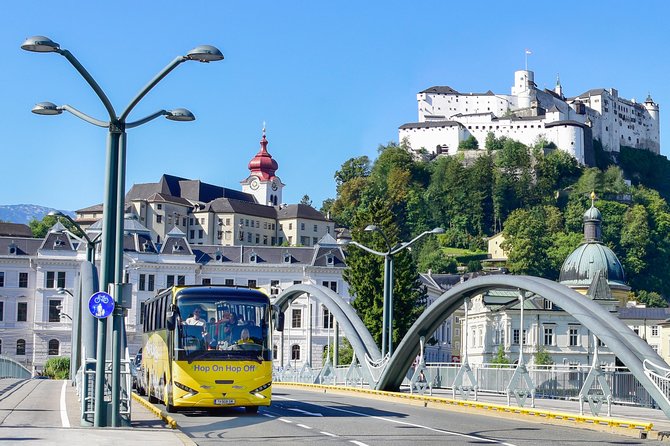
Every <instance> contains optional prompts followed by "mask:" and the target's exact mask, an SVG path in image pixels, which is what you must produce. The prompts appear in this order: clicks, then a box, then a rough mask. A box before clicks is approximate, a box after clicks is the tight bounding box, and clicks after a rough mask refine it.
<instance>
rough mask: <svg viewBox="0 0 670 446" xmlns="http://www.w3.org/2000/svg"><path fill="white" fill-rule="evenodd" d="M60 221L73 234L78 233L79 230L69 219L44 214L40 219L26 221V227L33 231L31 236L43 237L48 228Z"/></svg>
mask: <svg viewBox="0 0 670 446" xmlns="http://www.w3.org/2000/svg"><path fill="white" fill-rule="evenodd" d="M58 222H60V223H61V224H62V225H63V226H65V228H66V229H67V230H69V231H70V232H72V233H74V234H80V231H79V229H78V228H77V227H75V226H74V225H73V224H72V223H70V221H69V220H66V219H59V218H58V217H56V216H54V215H45V216H44V218H42V220H36V219H32V220H31V221H30V222H29V223H28V227H30V230H31V231H32V233H33V237H36V238H43V237H46V235H47V233H48V232H49V229H51V228H52V227H53V226H54V225H55V224H56V223H58Z"/></svg>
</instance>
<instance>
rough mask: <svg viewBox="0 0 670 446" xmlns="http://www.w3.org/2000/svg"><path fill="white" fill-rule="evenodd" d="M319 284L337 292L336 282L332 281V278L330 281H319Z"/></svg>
mask: <svg viewBox="0 0 670 446" xmlns="http://www.w3.org/2000/svg"><path fill="white" fill-rule="evenodd" d="M321 285H323V286H325V287H326V288H330V289H331V290H333V291H335V292H336V293H337V282H336V281H334V280H332V281H328V280H324V281H323V282H321Z"/></svg>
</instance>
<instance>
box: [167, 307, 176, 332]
mask: <svg viewBox="0 0 670 446" xmlns="http://www.w3.org/2000/svg"><path fill="white" fill-rule="evenodd" d="M165 316H166V322H167V329H168V330H174V326H175V321H176V319H177V315H176V314H175V312H174V311H172V310H168V311H167V312H166V314H165Z"/></svg>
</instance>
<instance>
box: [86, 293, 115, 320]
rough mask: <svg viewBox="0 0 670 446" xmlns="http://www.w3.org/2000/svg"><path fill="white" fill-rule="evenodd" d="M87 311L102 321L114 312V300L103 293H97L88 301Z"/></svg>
mask: <svg viewBox="0 0 670 446" xmlns="http://www.w3.org/2000/svg"><path fill="white" fill-rule="evenodd" d="M88 310H89V311H90V312H91V314H92V315H93V316H94V317H97V318H98V319H104V318H106V317H108V316H109V315H110V314H112V312H113V311H114V298H112V296H110V295H109V294H107V293H105V292H104V291H99V292H97V293H95V294H94V295H92V296H91V298H90V299H89V300H88Z"/></svg>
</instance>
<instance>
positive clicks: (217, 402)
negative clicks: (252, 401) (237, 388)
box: [214, 400, 235, 406]
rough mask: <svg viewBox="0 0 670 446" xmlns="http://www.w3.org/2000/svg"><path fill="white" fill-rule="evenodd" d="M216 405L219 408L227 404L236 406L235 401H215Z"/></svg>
mask: <svg viewBox="0 0 670 446" xmlns="http://www.w3.org/2000/svg"><path fill="white" fill-rule="evenodd" d="M214 404H215V405H217V406H223V405H226V404H235V400H214Z"/></svg>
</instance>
